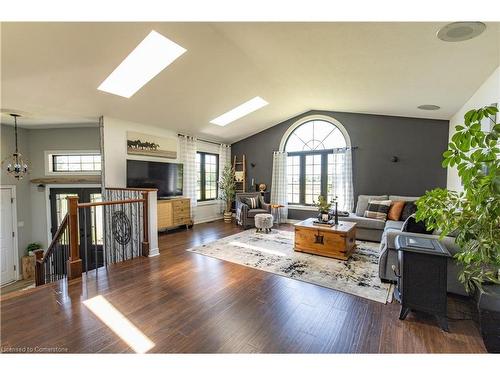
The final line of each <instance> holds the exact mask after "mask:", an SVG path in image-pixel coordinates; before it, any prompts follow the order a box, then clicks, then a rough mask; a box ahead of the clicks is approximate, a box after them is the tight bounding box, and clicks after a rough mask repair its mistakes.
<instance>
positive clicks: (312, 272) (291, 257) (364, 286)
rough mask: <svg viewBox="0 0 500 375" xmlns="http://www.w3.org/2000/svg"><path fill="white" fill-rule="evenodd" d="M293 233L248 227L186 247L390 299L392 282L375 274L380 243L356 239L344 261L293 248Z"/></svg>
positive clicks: (373, 297)
mask: <svg viewBox="0 0 500 375" xmlns="http://www.w3.org/2000/svg"><path fill="white" fill-rule="evenodd" d="M293 239H294V233H293V232H291V231H280V230H274V229H273V231H272V232H270V233H256V232H255V230H254V229H251V230H247V231H244V232H241V233H238V234H234V235H232V236H229V237H224V238H222V239H220V240H217V241H215V242H211V243H208V244H205V245H201V246H197V247H194V248H191V249H188V250H187V251H191V252H194V253H197V254H202V255H206V256H209V257H213V258H217V259H222V260H225V261H228V262H232V263H237V264H241V265H244V266H247V267H252V268H256V269H259V270H262V271H266V272H271V273H274V274H277V275H281V276H286V277H289V278H291V279H295V280H300V281H304V282H307V283H312V284H316V285H320V286H323V287H326V288H331V289H335V290H339V291H342V292H346V293H350V294H354V295H356V296H360V297H363V298H366V299H369V300H372V301H377V302H381V303H387V302H391V300H392V284H388V283H382V282H381V281H380V279H379V277H378V254H379V244H378V243H372V242H364V241H356V246H357V248H356V250H355V252H354V253H353V255H352V256H351V258H350V259H349V260H347V261H342V260H337V259H332V258H326V257H322V256H317V255H310V254H305V253H299V252H296V251H294V250H293Z"/></svg>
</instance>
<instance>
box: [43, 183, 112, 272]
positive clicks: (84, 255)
mask: <svg viewBox="0 0 500 375" xmlns="http://www.w3.org/2000/svg"><path fill="white" fill-rule="evenodd" d="M69 196H78V202H79V203H88V202H100V201H101V200H102V196H101V189H99V188H51V189H50V195H49V197H50V212H51V224H52V225H51V232H52V236H54V234H55V233H56V231H57V228H58V227H59V224H60V223H61V221H62V219H63V218H64V216H65V215H66V213H67V212H68V204H67V199H66V198H67V197H69ZM78 213H79V216H78V223H79V231H80V235H79V242H80V258H81V259H82V262H83V264H82V266H83V270H84V271H88V270H92V269H95V268H96V267H101V266H103V265H104V256H103V221H102V207H101V206H100V207H90V208H85V209H79V210H78Z"/></svg>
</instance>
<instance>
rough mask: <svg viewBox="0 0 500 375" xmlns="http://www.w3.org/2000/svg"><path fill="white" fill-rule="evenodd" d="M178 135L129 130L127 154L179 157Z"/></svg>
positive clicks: (168, 157)
mask: <svg viewBox="0 0 500 375" xmlns="http://www.w3.org/2000/svg"><path fill="white" fill-rule="evenodd" d="M177 142H178V141H177V137H169V138H165V137H158V136H155V135H148V134H142V133H135V132H127V154H129V155H145V156H156V157H160V158H167V159H177Z"/></svg>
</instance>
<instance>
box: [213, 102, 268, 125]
mask: <svg viewBox="0 0 500 375" xmlns="http://www.w3.org/2000/svg"><path fill="white" fill-rule="evenodd" d="M268 104H269V103H268V102H266V101H265V100H264V99H262V98H261V97H260V96H256V97H255V98H253V99H250V100H249V101H247V102H245V103H243V104H240V105H239V106H237V107H236V108H233V109H231V110H230V111H228V112H226V113H224V114H223V115H220V116H219V117H217V118H214V119H213V120H212V121H210V123H212V124H215V125H219V126H226V125H227V124H229V123H231V122H233V121H235V120H238V119H239V118H242V117H243V116H246V115H248V114H249V113H251V112H254V111H256V110H258V109H260V108H262V107H265V106H266V105H268Z"/></svg>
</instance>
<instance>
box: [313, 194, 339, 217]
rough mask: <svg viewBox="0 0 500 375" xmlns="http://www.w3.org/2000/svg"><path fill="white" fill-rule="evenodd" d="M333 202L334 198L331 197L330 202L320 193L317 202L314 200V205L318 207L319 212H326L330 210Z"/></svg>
mask: <svg viewBox="0 0 500 375" xmlns="http://www.w3.org/2000/svg"><path fill="white" fill-rule="evenodd" d="M333 203H335V199H332V200H331V201H330V202H328V201H327V199H326V198H325V197H324V196H322V195H320V196H318V202H314V205H315V206H316V207H317V208H318V211H319V212H320V213H322V214H323V213H325V214H326V213H328V212H330V208H332V204H333Z"/></svg>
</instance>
